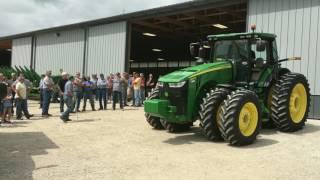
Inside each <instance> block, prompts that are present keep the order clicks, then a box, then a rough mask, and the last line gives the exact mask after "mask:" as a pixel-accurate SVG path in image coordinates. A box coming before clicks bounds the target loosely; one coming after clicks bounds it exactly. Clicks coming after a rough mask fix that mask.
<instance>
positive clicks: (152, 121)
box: [145, 88, 164, 129]
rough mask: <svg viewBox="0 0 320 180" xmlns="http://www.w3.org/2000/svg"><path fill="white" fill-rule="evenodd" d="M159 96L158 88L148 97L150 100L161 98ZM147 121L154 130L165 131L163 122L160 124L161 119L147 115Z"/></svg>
mask: <svg viewBox="0 0 320 180" xmlns="http://www.w3.org/2000/svg"><path fill="white" fill-rule="evenodd" d="M159 94H160V91H159V89H158V88H156V89H154V90H153V91H152V92H151V94H150V96H149V97H148V99H158V98H159ZM145 116H146V120H147V122H148V123H149V124H150V125H151V126H152V127H153V128H154V129H163V128H164V127H163V126H162V124H161V122H160V118H159V117H154V116H151V115H150V114H148V113H146V114H145Z"/></svg>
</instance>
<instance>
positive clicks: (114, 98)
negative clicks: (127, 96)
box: [112, 91, 123, 109]
mask: <svg viewBox="0 0 320 180" xmlns="http://www.w3.org/2000/svg"><path fill="white" fill-rule="evenodd" d="M112 101H113V102H112V108H113V109H116V103H117V102H119V103H120V108H121V109H123V104H122V95H121V92H120V91H113V92H112Z"/></svg>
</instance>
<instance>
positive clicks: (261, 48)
mask: <svg viewBox="0 0 320 180" xmlns="http://www.w3.org/2000/svg"><path fill="white" fill-rule="evenodd" d="M256 50H257V51H258V52H262V51H265V50H266V43H265V42H264V41H262V40H258V41H257V47H256Z"/></svg>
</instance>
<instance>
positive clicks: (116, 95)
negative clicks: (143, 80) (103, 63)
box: [112, 73, 123, 110]
mask: <svg viewBox="0 0 320 180" xmlns="http://www.w3.org/2000/svg"><path fill="white" fill-rule="evenodd" d="M121 86H122V84H121V75H120V73H117V74H116V75H115V76H114V79H113V85H112V100H113V102H112V108H113V110H115V109H116V103H117V102H119V104H120V109H123V104H122V96H121Z"/></svg>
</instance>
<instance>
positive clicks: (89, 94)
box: [83, 91, 95, 111]
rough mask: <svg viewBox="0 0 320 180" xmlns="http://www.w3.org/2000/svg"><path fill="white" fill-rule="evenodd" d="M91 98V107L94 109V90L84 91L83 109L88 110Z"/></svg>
mask: <svg viewBox="0 0 320 180" xmlns="http://www.w3.org/2000/svg"><path fill="white" fill-rule="evenodd" d="M88 99H89V101H90V105H91V109H92V110H93V111H94V110H95V108H94V97H93V92H92V91H91V92H84V93H83V110H86V106H87V100H88Z"/></svg>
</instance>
